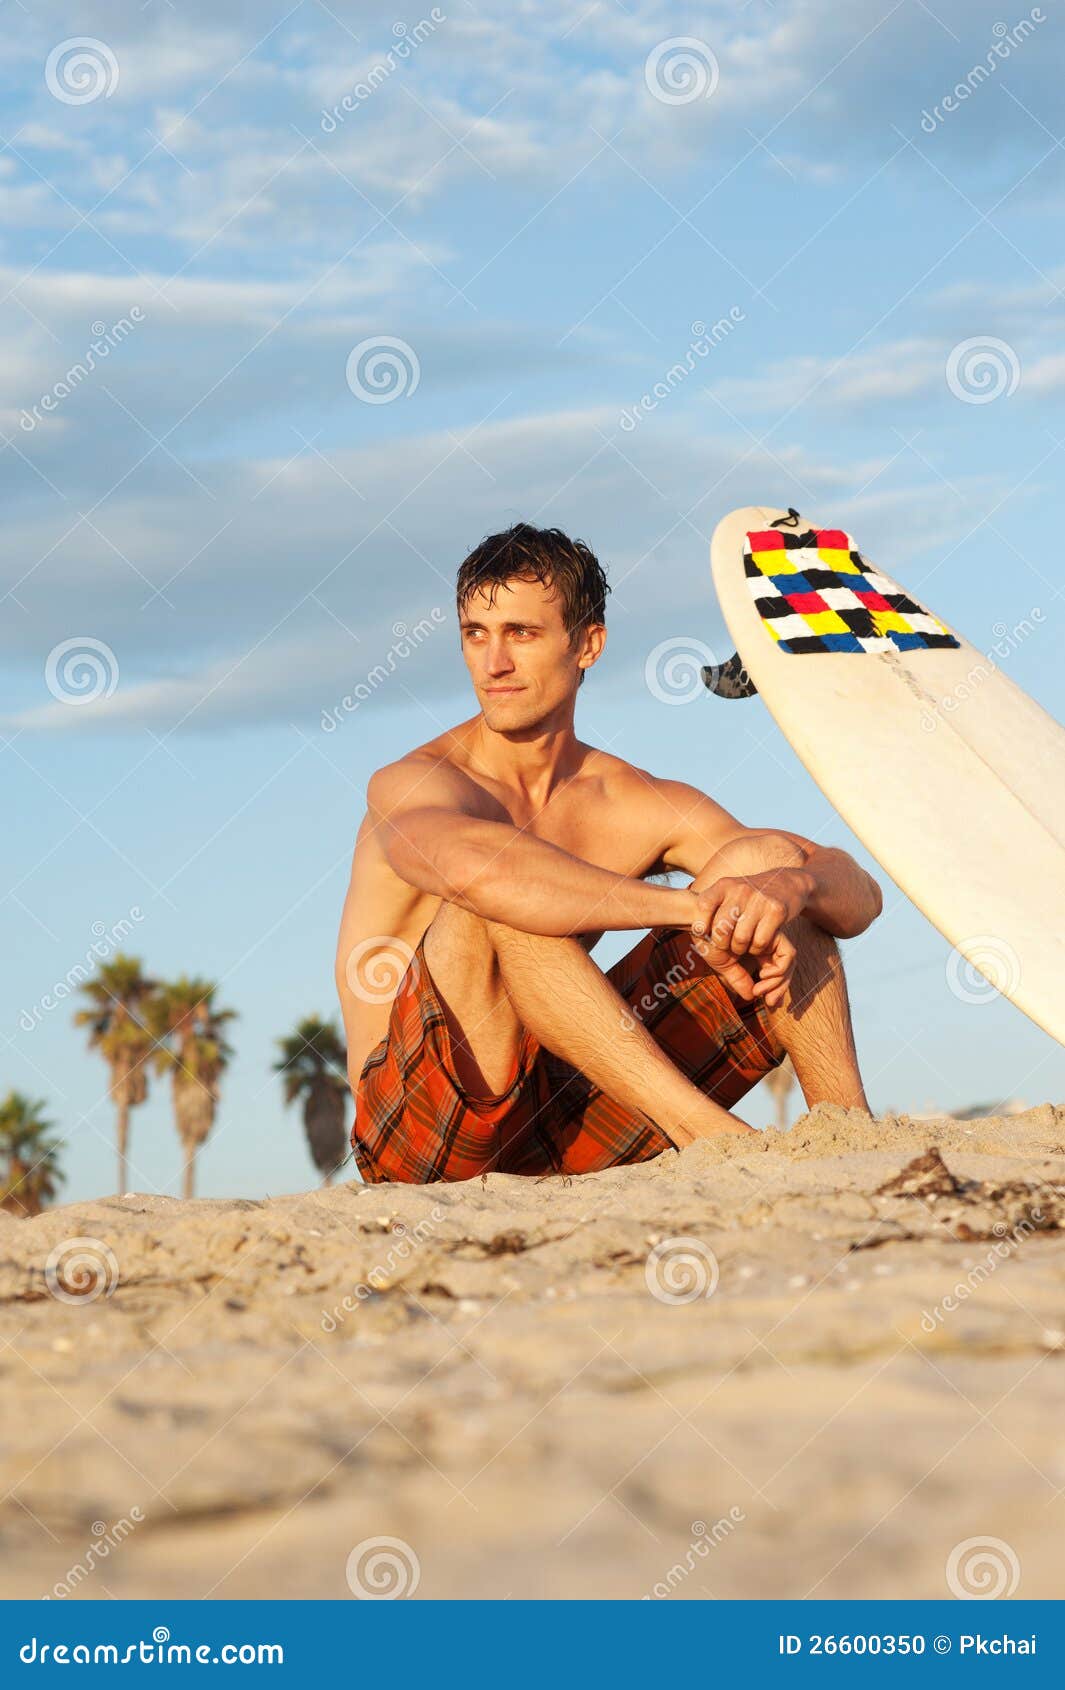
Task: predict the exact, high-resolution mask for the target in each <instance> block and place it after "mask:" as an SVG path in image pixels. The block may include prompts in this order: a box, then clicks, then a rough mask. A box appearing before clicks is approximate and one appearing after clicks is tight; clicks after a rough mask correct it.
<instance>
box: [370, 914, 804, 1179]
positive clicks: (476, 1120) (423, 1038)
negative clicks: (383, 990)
mask: <svg viewBox="0 0 1065 1690" xmlns="http://www.w3.org/2000/svg"><path fill="white" fill-rule="evenodd" d="M607 978H608V979H609V980H610V981H611V982H612V983H613V985H614V987H615V989H616V990H617V991H618V992H619V993H620V994H621V996H622V997H623V998H624V999H625V1001H626V1003H627V1004H628V1005H629V1008H630V1011H631V1013H632V1015H633V1016H634V1017H635V1018H637V1019H639V1020H640V1021H642V1022H643V1024H644V1026H645V1027H646V1028H647V1030H648V1032H650V1033H651V1035H652V1037H653V1038H654V1039H655V1040H656V1041H657V1043H658V1044H659V1045H660V1046H661V1047H662V1049H663V1050H664V1051H665V1053H666V1055H667V1056H668V1057H669V1058H670V1059H671V1061H672V1062H673V1063H674V1064H675V1065H676V1067H678V1068H679V1069H680V1070H681V1071H682V1072H683V1073H684V1074H686V1075H687V1077H688V1079H690V1080H691V1081H692V1083H693V1084H694V1085H696V1086H698V1087H699V1090H700V1091H702V1092H703V1093H705V1095H706V1096H708V1097H712V1098H713V1099H714V1101H715V1102H717V1103H720V1104H721V1105H722V1106H723V1107H724V1108H726V1109H728V1108H731V1107H732V1105H733V1104H735V1103H737V1102H738V1101H739V1099H740V1098H741V1097H743V1096H744V1095H745V1094H746V1093H747V1092H748V1091H750V1089H751V1087H752V1086H754V1085H756V1084H757V1082H758V1081H759V1080H760V1079H762V1077H763V1076H764V1075H765V1074H768V1073H769V1071H770V1069H772V1068H775V1067H776V1066H777V1065H778V1063H779V1062H780V1061H781V1060H782V1059H781V1057H779V1056H778V1055H777V1054H776V1052H775V1050H774V1048H773V1044H772V1041H771V1039H770V1037H769V1034H768V1031H767V1027H766V1021H765V1010H764V1007H763V1005H762V1003H761V1001H760V1000H759V1001H758V1002H756V1003H745V1002H744V1001H743V999H742V998H739V997H737V996H736V995H735V994H734V993H733V992H732V991H730V990H729V988H728V987H727V986H726V985H725V984H724V982H723V981H722V980H721V978H720V976H719V975H717V974H715V973H714V972H713V971H712V970H711V969H710V968H709V967H708V966H707V964H706V963H705V962H704V961H703V959H702V958H701V957H700V956H699V953H698V952H697V951H696V950H695V948H694V946H693V945H692V942H691V935H690V933H689V932H688V930H687V928H682V927H659V928H655V929H654V930H653V931H652V932H651V933H649V934H647V936H646V937H645V938H644V939H642V940H641V941H640V942H639V944H637V945H636V946H635V947H634V949H633V950H632V951H630V952H629V954H628V956H625V957H623V958H622V959H621V961H620V962H617V963H615V964H614V966H613V968H610V969H608V970H607ZM351 1143H352V1149H353V1150H354V1152H355V1160H356V1162H357V1163H358V1166H359V1170H360V1172H361V1174H362V1177H363V1179H364V1180H366V1181H368V1182H369V1183H371V1184H377V1183H379V1182H381V1181H386V1180H398V1181H403V1182H405V1183H407V1184H413V1185H428V1184H430V1183H431V1182H432V1181H434V1180H461V1179H472V1178H474V1177H475V1176H476V1175H477V1174H481V1173H504V1174H529V1175H544V1174H589V1173H595V1172H597V1171H598V1170H599V1169H601V1168H612V1167H616V1166H617V1165H618V1164H620V1163H623V1162H646V1161H649V1160H650V1159H651V1157H653V1156H659V1155H661V1153H662V1151H663V1150H670V1149H672V1148H673V1146H672V1142H671V1140H670V1139H669V1138H667V1136H666V1134H665V1133H664V1132H663V1131H662V1130H661V1128H659V1127H657V1126H656V1125H655V1124H654V1122H653V1121H651V1120H649V1119H648V1118H647V1117H646V1116H643V1115H641V1114H639V1113H638V1112H635V1111H633V1110H631V1109H627V1108H625V1107H624V1106H622V1105H621V1104H619V1103H615V1102H614V1100H613V1099H612V1098H610V1097H608V1096H607V1095H606V1093H605V1092H602V1091H600V1090H599V1088H598V1087H597V1086H594V1085H592V1083H591V1081H590V1080H588V1079H586V1078H585V1076H584V1075H583V1074H582V1073H580V1072H579V1071H578V1070H577V1069H576V1068H573V1067H571V1066H570V1064H569V1063H568V1062H564V1061H562V1059H561V1058H560V1057H557V1056H554V1055H552V1054H551V1052H550V1051H547V1050H544V1049H543V1047H542V1046H541V1045H540V1043H539V1041H538V1040H537V1039H535V1038H534V1037H533V1035H532V1034H531V1033H529V1032H528V1031H526V1032H525V1033H524V1034H523V1035H522V1040H521V1046H520V1048H519V1051H518V1055H517V1061H516V1064H515V1070H514V1075H513V1078H512V1080H511V1082H510V1084H509V1085H508V1086H507V1088H506V1090H505V1091H503V1092H501V1093H500V1094H499V1096H498V1097H471V1096H470V1095H469V1094H468V1093H466V1092H465V1091H464V1090H463V1088H462V1086H461V1084H460V1083H459V1080H458V1078H457V1076H456V1073H455V1065H454V1062H453V1060H452V1054H451V1041H450V1037H449V1034H448V1028H447V1023H446V1021H445V1018H444V1012H443V1009H442V1007H441V1004H440V999H439V997H438V995H437V992H436V989H435V987H434V985H433V981H432V978H431V976H430V974H429V969H428V966H427V964H426V961H425V954H424V950H423V947H422V945H419V946H418V949H417V951H416V953H415V955H414V957H413V958H412V960H411V964H410V967H409V968H408V970H407V972H406V975H405V976H404V978H403V981H402V982H401V984H400V988H399V991H398V992H397V994H396V998H395V1002H394V1003H393V1005H392V1012H391V1016H390V1019H389V1025H388V1032H387V1034H386V1036H385V1038H384V1039H383V1040H382V1041H381V1043H380V1044H379V1045H378V1046H377V1048H376V1050H374V1051H373V1053H372V1054H371V1056H370V1057H369V1058H368V1060H367V1062H366V1066H365V1067H364V1069H363V1071H362V1075H361V1077H360V1080H359V1087H358V1093H357V1104H356V1111H355V1126H354V1128H353V1130H352V1135H351Z"/></svg>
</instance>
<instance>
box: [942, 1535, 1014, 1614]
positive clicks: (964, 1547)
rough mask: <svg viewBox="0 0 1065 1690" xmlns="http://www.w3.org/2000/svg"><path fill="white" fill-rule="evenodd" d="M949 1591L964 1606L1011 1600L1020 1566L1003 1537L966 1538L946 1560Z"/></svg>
mask: <svg viewBox="0 0 1065 1690" xmlns="http://www.w3.org/2000/svg"><path fill="white" fill-rule="evenodd" d="M946 1570H947V1587H948V1589H949V1590H950V1591H951V1593H952V1594H953V1595H954V1596H957V1597H958V1598H959V1600H960V1601H963V1602H995V1601H997V1600H998V1598H999V1597H1000V1596H1012V1595H1013V1592H1014V1591H1015V1590H1016V1588H1017V1585H1018V1584H1019V1582H1020V1577H1021V1563H1020V1561H1019V1560H1018V1559H1017V1556H1016V1553H1015V1551H1014V1550H1012V1549H1011V1548H1010V1546H1009V1544H1008V1543H1003V1541H1002V1539H1001V1538H1000V1537H967V1538H966V1539H965V1541H964V1543H958V1544H955V1546H954V1548H953V1549H952V1550H951V1552H950V1554H949V1555H948V1556H947V1569H946Z"/></svg>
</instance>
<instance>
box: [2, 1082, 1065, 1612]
mask: <svg viewBox="0 0 1065 1690" xmlns="http://www.w3.org/2000/svg"><path fill="white" fill-rule="evenodd" d="M933 1147H937V1148H938V1152H939V1155H938V1156H937V1155H935V1154H928V1153H929V1152H930V1151H931V1150H932V1148H933ZM1063 1229H1065V1108H1062V1107H1055V1106H1051V1105H1049V1104H1046V1105H1043V1106H1041V1107H1039V1108H1036V1109H1031V1110H1029V1111H1027V1112H1026V1113H1024V1114H1021V1115H1017V1116H1012V1117H1009V1118H1002V1119H990V1120H983V1121H974V1122H966V1123H962V1122H958V1121H953V1120H942V1121H938V1120H937V1121H925V1120H922V1121H911V1120H909V1119H908V1118H907V1117H905V1116H902V1117H898V1118H887V1119H883V1120H877V1121H874V1120H871V1119H870V1118H869V1117H868V1116H865V1115H861V1114H859V1113H857V1112H851V1113H847V1112H844V1111H841V1110H837V1109H831V1108H825V1107H820V1108H818V1109H816V1110H814V1111H812V1112H810V1113H809V1114H806V1115H804V1116H802V1117H801V1118H800V1120H799V1121H798V1122H797V1124H796V1125H795V1126H794V1128H793V1129H792V1130H791V1131H790V1132H789V1133H787V1134H778V1133H775V1132H769V1133H767V1134H765V1135H764V1136H762V1137H760V1138H759V1139H757V1140H755V1141H736V1140H729V1141H723V1142H721V1143H715V1144H708V1143H703V1144H698V1145H694V1146H692V1147H691V1148H689V1149H687V1150H685V1151H684V1152H683V1153H681V1154H679V1155H674V1154H670V1155H666V1156H664V1157H660V1158H659V1159H658V1160H657V1161H655V1162H653V1163H648V1164H645V1165H643V1166H640V1167H635V1168H625V1169H615V1170H611V1171H610V1172H607V1173H604V1174H598V1175H592V1176H588V1177H586V1178H583V1179H574V1180H564V1179H560V1178H552V1179H548V1180H544V1181H540V1182H538V1183H532V1182H528V1181H524V1180H522V1179H518V1178H515V1177H512V1176H503V1175H495V1174H493V1175H490V1176H489V1177H488V1178H487V1179H485V1180H481V1179H477V1180H474V1181H471V1182H469V1183H466V1184H462V1185H446V1186H445V1185H437V1186H429V1187H404V1186H377V1187H364V1186H362V1185H360V1184H357V1183H350V1184H345V1185H340V1186H336V1187H334V1188H333V1189H331V1190H328V1191H325V1192H319V1193H314V1194H311V1195H303V1196H293V1197H284V1198H276V1199H272V1200H268V1201H263V1202H253V1201H232V1200H210V1201H208V1200H204V1201H196V1202H189V1203H185V1202H179V1201H177V1200H176V1199H170V1198H163V1197H154V1196H139V1195H129V1196H127V1197H125V1198H122V1199H117V1198H108V1199H103V1200H100V1201H97V1202H88V1203H79V1204H74V1205H71V1206H69V1207H65V1208H59V1209H54V1210H51V1211H49V1212H48V1213H47V1214H45V1215H43V1216H41V1217H40V1218H38V1219H36V1220H33V1221H20V1220H15V1219H13V1218H11V1217H6V1216H4V1217H0V1302H2V1307H0V1343H2V1346H3V1347H2V1349H0V1370H2V1375H3V1396H4V1403H5V1410H6V1412H5V1417H4V1430H3V1434H2V1441H0V1464H2V1473H0V1478H2V1489H0V1495H2V1497H3V1500H2V1504H0V1532H2V1543H3V1552H4V1574H3V1594H4V1595H5V1596H29V1597H34V1596H42V1595H45V1594H47V1593H49V1592H53V1591H56V1592H57V1593H58V1594H60V1595H65V1594H68V1593H69V1594H73V1595H75V1596H80V1597H95V1598H100V1597H107V1596H115V1597H141V1598H144V1597H262V1598H268V1597H278V1596H284V1597H327V1598H332V1597H335V1598H344V1599H349V1600H350V1598H351V1594H352V1590H351V1585H350V1584H349V1576H348V1573H349V1558H350V1557H351V1556H352V1551H353V1550H354V1549H355V1548H356V1546H358V1545H360V1544H364V1543H367V1542H368V1541H370V1542H372V1541H373V1540H377V1539H381V1538H387V1539H394V1540H398V1541H397V1545H395V1546H393V1547H392V1548H391V1549H389V1548H388V1547H387V1546H386V1547H385V1549H384V1550H383V1551H382V1552H381V1555H376V1552H374V1551H372V1550H371V1551H363V1552H362V1554H361V1555H357V1556H355V1557H354V1558H353V1559H352V1560H351V1569H350V1573H351V1580H352V1582H353V1583H354V1585H355V1587H356V1589H358V1588H359V1587H360V1584H361V1586H362V1588H368V1587H369V1586H370V1584H371V1582H372V1581H374V1580H380V1581H381V1588H382V1589H384V1590H387V1589H388V1588H390V1586H391V1587H392V1588H396V1589H398V1590H399V1591H401V1592H405V1593H408V1594H415V1595H417V1596H418V1597H428V1598H439V1597H452V1598H453V1597H473V1596H487V1597H498V1598H504V1597H511V1598H518V1597H627V1598H631V1597H641V1596H647V1595H651V1596H655V1595H657V1596H659V1597H663V1596H665V1597H669V1598H670V1599H672V1600H683V1599H686V1598H690V1599H700V1598H704V1599H705V1598H707V1597H766V1596H773V1597H806V1596H814V1597H909V1598H912V1597H939V1596H946V1595H949V1594H950V1593H951V1588H952V1587H951V1584H950V1583H949V1582H948V1570H947V1569H948V1562H949V1561H950V1560H951V1557H952V1554H954V1564H955V1565H956V1566H957V1568H958V1569H959V1570H957V1571H952V1572H951V1574H950V1578H951V1579H953V1580H954V1581H955V1582H957V1581H958V1580H959V1579H966V1578H969V1579H971V1580H975V1581H976V1582H977V1583H979V1582H980V1580H981V1579H987V1578H990V1579H991V1582H992V1585H994V1584H995V1583H996V1582H997V1584H998V1585H999V1586H1001V1587H1002V1588H1003V1590H1004V1591H1011V1590H1012V1591H1013V1592H1014V1593H1015V1594H1016V1595H1018V1596H1024V1597H1060V1596H1061V1595H1062V1594H1063V1588H1062V1586H1063V1577H1062V1573H1061V1571H1060V1565H1061V1558H1060V1554H1059V1553H1058V1552H1057V1545H1059V1544H1060V1541H1061V1536H1062V1529H1063V1526H1065V1494H1063V1488H1062V1487H1065V1434H1063V1431H1062V1424H1063V1422H1062V1403H1063V1396H1065V1391H1063V1384H1065V1230H1063ZM75 1239H81V1240H88V1241H90V1242H89V1243H88V1244H84V1243H83V1244H82V1245H81V1246H80V1247H78V1248H72V1247H70V1243H69V1241H71V1240H75ZM677 1239H683V1240H689V1241H694V1242H690V1243H689V1244H687V1245H686V1246H677V1245H675V1244H673V1243H672V1242H671V1241H674V1240H677ZM62 1246H66V1249H65V1251H64V1249H63V1248H61V1247H62ZM656 1251H657V1253H656V1254H653V1252H656ZM108 1252H110V1255H109V1254H108ZM79 1253H80V1255H81V1256H82V1257H83V1258H88V1259H90V1260H94V1261H95V1264H96V1266H95V1269H94V1270H93V1271H90V1272H89V1273H88V1275H87V1276H84V1275H82V1274H81V1273H80V1272H79V1269H78V1266H77V1262H76V1257H77V1256H78V1255H79ZM50 1255H52V1257H53V1265H52V1267H51V1268H47V1263H48V1261H49V1257H50ZM685 1255H686V1256H687V1257H688V1258H689V1260H688V1263H687V1270H685V1264H684V1262H683V1261H681V1260H680V1259H679V1258H680V1257H683V1256H685ZM93 1272H95V1273H96V1274H97V1275H100V1276H102V1277H98V1278H96V1279H94V1278H93ZM79 1291H80V1294H79ZM707 1291H710V1292H711V1294H710V1295H706V1294H705V1293H706V1292H707ZM685 1296H687V1297H688V1299H689V1300H680V1299H681V1298H684V1297H685ZM948 1297H949V1298H951V1299H952V1301H953V1305H954V1306H953V1307H949V1306H945V1305H944V1299H945V1298H948ZM670 1299H674V1300H670ZM987 1538H993V1539H998V1540H1002V1543H1003V1544H1004V1545H1005V1546H1007V1548H1008V1551H1009V1553H1008V1555H1007V1554H1006V1551H1005V1550H1003V1549H1001V1548H998V1549H994V1548H993V1549H992V1550H991V1551H989V1555H990V1561H989V1562H988V1561H987V1558H986V1557H985V1559H984V1561H983V1562H981V1559H980V1556H979V1554H977V1556H976V1559H975V1560H973V1561H972V1564H971V1566H970V1564H969V1562H970V1559H971V1558H970V1552H969V1551H968V1550H959V1547H958V1546H959V1545H962V1544H963V1543H964V1542H965V1541H966V1540H969V1539H980V1540H985V1539H987ZM955 1552H956V1553H955ZM382 1557H383V1558H382ZM389 1557H391V1566H390V1565H389ZM985 1589H986V1585H985Z"/></svg>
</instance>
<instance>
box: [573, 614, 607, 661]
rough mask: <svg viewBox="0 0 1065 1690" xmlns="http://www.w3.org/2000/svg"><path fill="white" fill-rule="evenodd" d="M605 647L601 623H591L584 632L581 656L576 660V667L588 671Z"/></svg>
mask: <svg viewBox="0 0 1065 1690" xmlns="http://www.w3.org/2000/svg"><path fill="white" fill-rule="evenodd" d="M605 645H606V628H605V627H604V626H603V624H602V622H593V623H591V624H590V626H589V627H587V628H585V630H584V639H583V645H582V649H581V654H580V656H579V657H578V659H577V667H578V668H580V669H590V668H591V667H592V664H593V663H598V661H599V659H600V657H601V656H602V655H603V647H604V646H605Z"/></svg>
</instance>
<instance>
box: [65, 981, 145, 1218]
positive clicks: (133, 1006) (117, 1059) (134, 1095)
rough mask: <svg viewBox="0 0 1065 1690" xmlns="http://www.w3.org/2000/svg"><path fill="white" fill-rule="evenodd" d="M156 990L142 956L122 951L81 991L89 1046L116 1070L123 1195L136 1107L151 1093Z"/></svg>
mask: <svg viewBox="0 0 1065 1690" xmlns="http://www.w3.org/2000/svg"><path fill="white" fill-rule="evenodd" d="M154 990H155V987H154V983H153V982H152V981H151V980H148V979H146V978H145V976H144V975H143V974H142V972H141V964H140V959H139V958H138V957H130V956H123V954H122V952H121V951H117V952H116V953H115V955H114V956H113V957H112V958H111V960H110V962H104V963H101V964H100V967H99V968H98V969H97V971H96V974H95V975H94V976H93V978H92V979H91V980H86V981H85V982H83V984H82V986H81V991H82V992H83V993H84V994H85V996H86V997H87V998H88V999H89V1004H90V1007H89V1008H88V1009H79V1010H77V1011H76V1012H75V1015H74V1025H75V1026H76V1027H88V1028H89V1029H90V1032H89V1049H90V1050H98V1051H99V1052H100V1055H101V1056H102V1057H103V1059H104V1061H105V1062H106V1063H107V1065H108V1067H109V1068H110V1070H111V1077H110V1081H109V1086H108V1089H109V1090H110V1093H111V1098H112V1101H113V1102H114V1105H115V1110H116V1118H115V1140H116V1142H117V1145H118V1195H119V1196H120V1197H121V1196H122V1194H123V1192H124V1191H126V1190H127V1189H128V1184H129V1181H128V1177H127V1171H126V1154H127V1151H128V1148H129V1116H130V1110H131V1109H135V1108H136V1107H137V1106H138V1104H141V1103H143V1102H144V1100H145V1098H146V1097H147V1096H148V1058H149V1056H150V1055H151V1049H152V1036H151V1033H150V1032H149V1030H148V1027H147V1025H146V1020H145V1008H146V1005H147V1003H148V1000H149V998H150V997H151V994H152V992H153V991H154Z"/></svg>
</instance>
